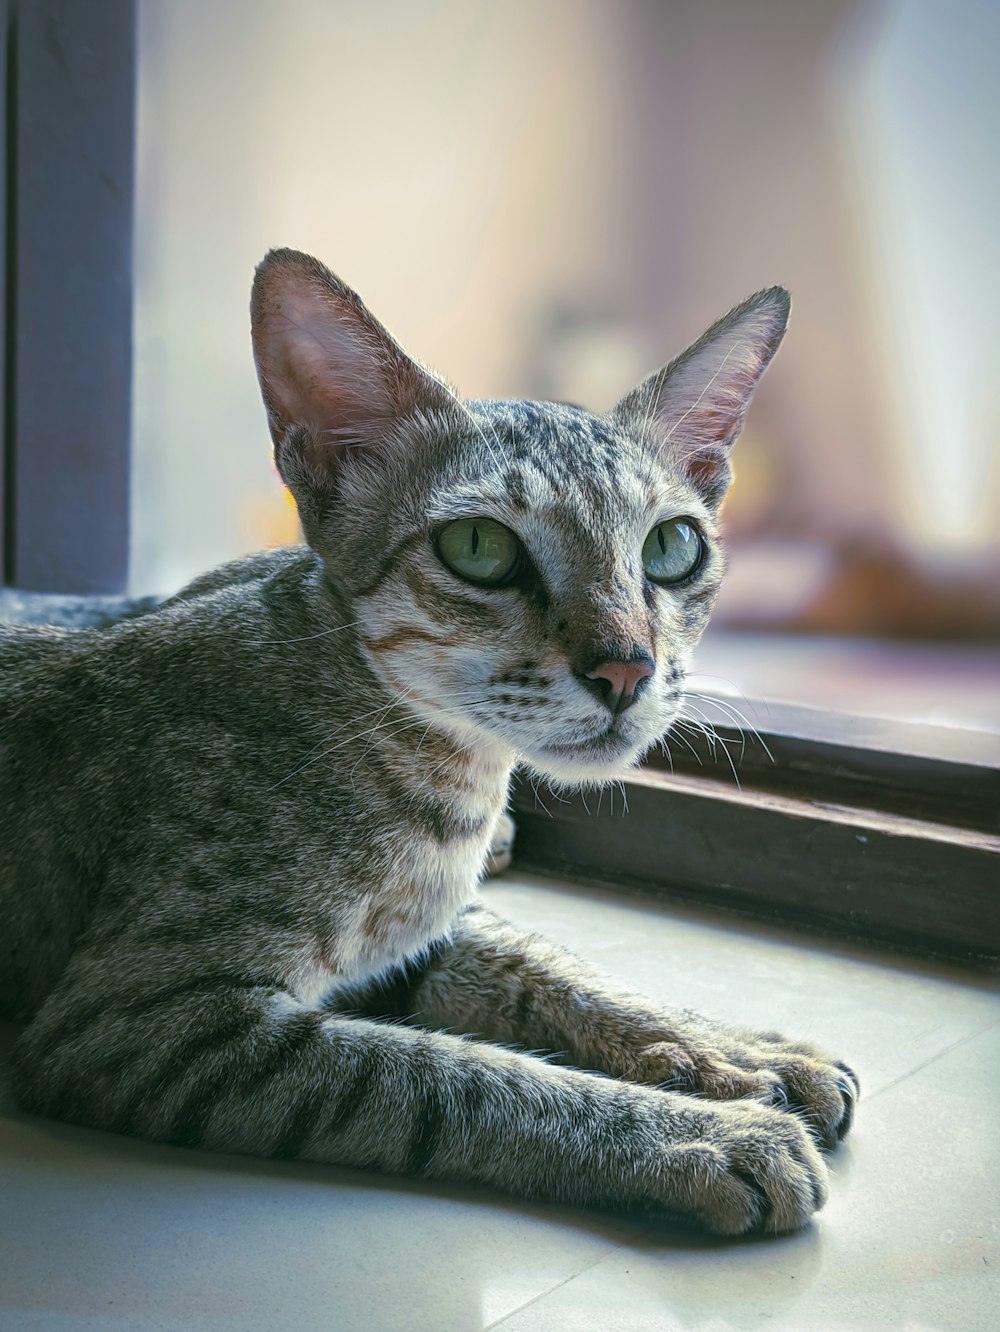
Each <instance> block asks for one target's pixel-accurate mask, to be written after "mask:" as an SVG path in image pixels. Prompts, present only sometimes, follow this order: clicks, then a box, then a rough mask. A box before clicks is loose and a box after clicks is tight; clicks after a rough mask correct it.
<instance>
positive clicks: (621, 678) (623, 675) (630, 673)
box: [586, 656, 656, 717]
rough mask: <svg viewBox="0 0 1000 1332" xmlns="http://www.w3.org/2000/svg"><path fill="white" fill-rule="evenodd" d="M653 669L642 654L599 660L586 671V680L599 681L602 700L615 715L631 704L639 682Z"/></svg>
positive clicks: (650, 662) (648, 660)
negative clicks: (621, 658)
mask: <svg viewBox="0 0 1000 1332" xmlns="http://www.w3.org/2000/svg"><path fill="white" fill-rule="evenodd" d="M655 669H656V667H655V666H654V665H653V663H652V661H651V660H650V659H649V657H645V656H643V657H638V658H636V659H635V660H633V661H600V662H598V663H597V665H596V666H593V667H591V669H590V670H589V671H587V672H586V676H587V679H588V680H599V681H601V685H600V688H601V689H602V691H603V694H604V701H605V703H607V705H608V707H609V708H610V709H611V711H612V712H613V713H614V714H615V716H616V717H617V715H618V714H619V713H620V712H624V711H625V709H626V708H627V707H630V706H631V705H632V703H633V702H634V701H635V693H636V690H637V688H638V687H639V684H640V683H641V681H643V680H646V679H648V678H649V676H651V675H652V674H653V672H654V670H655Z"/></svg>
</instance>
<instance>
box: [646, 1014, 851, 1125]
mask: <svg viewBox="0 0 1000 1332" xmlns="http://www.w3.org/2000/svg"><path fill="white" fill-rule="evenodd" d="M626 1076H629V1077H630V1078H631V1079H633V1080H635V1081H638V1082H646V1083H652V1084H654V1085H657V1086H659V1087H662V1088H664V1089H669V1090H672V1091H688V1092H693V1093H695V1094H700V1095H702V1096H706V1097H709V1098H710V1099H712V1100H717V1101H738V1100H754V1101H757V1102H760V1103H762V1104H764V1105H766V1106H770V1107H772V1108H774V1109H777V1110H781V1111H784V1112H786V1113H787V1114H789V1115H792V1116H796V1117H798V1118H800V1119H801V1121H802V1122H803V1124H804V1125H805V1126H806V1128H808V1129H809V1131H810V1132H811V1133H812V1134H813V1136H814V1137H815V1138H816V1140H817V1141H818V1142H819V1143H820V1144H821V1145H822V1146H823V1147H827V1148H830V1147H835V1146H836V1144H837V1143H838V1142H839V1141H840V1140H841V1139H842V1138H843V1137H845V1135H846V1134H847V1132H848V1131H849V1129H850V1127H851V1124H852V1122H853V1119H854V1110H855V1105H856V1103H857V1100H858V1095H859V1082H858V1078H857V1076H856V1075H855V1074H854V1072H853V1070H852V1069H850V1068H849V1067H848V1066H847V1065H846V1064H843V1063H840V1062H838V1061H834V1060H832V1059H830V1058H829V1056H827V1055H825V1054H824V1053H823V1052H822V1051H820V1050H818V1049H815V1048H814V1047H812V1046H809V1045H804V1044H802V1043H799V1042H791V1041H784V1040H781V1039H780V1038H777V1037H774V1036H773V1034H770V1033H769V1034H768V1037H767V1038H759V1037H756V1036H755V1035H753V1034H748V1035H747V1036H742V1035H740V1034H738V1033H735V1032H721V1031H716V1032H713V1033H712V1036H711V1037H705V1038H701V1039H697V1038H696V1039H687V1040H683V1041H680V1040H678V1039H677V1038H676V1037H674V1039H672V1040H670V1041H657V1042H654V1043H652V1044H649V1045H647V1046H645V1047H643V1049H642V1050H641V1051H640V1052H639V1056H638V1058H637V1060H636V1064H635V1067H634V1069H633V1070H631V1071H630V1072H629V1073H628V1074H627V1075H626Z"/></svg>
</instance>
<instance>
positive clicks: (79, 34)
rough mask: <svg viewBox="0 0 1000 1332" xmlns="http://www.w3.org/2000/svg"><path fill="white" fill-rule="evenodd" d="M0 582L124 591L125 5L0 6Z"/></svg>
mask: <svg viewBox="0 0 1000 1332" xmlns="http://www.w3.org/2000/svg"><path fill="white" fill-rule="evenodd" d="M0 4H2V5H3V8H2V10H0V17H2V18H3V19H4V21H5V23H4V33H5V38H6V51H5V59H4V61H3V65H2V69H3V75H2V82H3V97H2V99H0V106H2V108H3V117H4V134H3V144H4V153H5V161H4V171H3V182H4V206H3V208H2V209H0V218H2V223H3V244H4V254H5V264H4V267H3V273H2V293H0V295H2V309H3V311H4V319H3V365H4V374H3V388H2V396H3V402H2V410H3V422H4V444H3V460H2V463H3V465H2V467H0V554H2V575H3V576H2V580H0V581H2V582H3V583H4V584H5V585H7V586H12V587H16V588H18V589H19V590H22V591H35V592H68V593H109V592H120V591H122V590H123V589H124V587H125V583H126V579H127V576H128V555H129V502H130V494H129V462H130V451H131V449H130V446H131V384H132V290H133V277H132V235H133V217H134V206H135V105H136V97H135V92H136V36H137V34H136V4H135V0H0Z"/></svg>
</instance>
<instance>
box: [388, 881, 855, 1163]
mask: <svg viewBox="0 0 1000 1332" xmlns="http://www.w3.org/2000/svg"><path fill="white" fill-rule="evenodd" d="M411 977H412V980H411V981H408V982H407V985H406V987H405V989H404V990H403V991H402V992H400V991H399V990H397V991H396V992H395V993H394V994H393V996H392V1002H393V1003H394V1005H395V1011H394V1013H393V1016H403V1017H409V1018H412V1019H415V1020H417V1021H419V1022H420V1023H421V1024H424V1025H427V1026H433V1027H448V1028H451V1029H458V1030H462V1031H468V1032H473V1033H476V1034H478V1035H481V1036H483V1037H485V1038H486V1039H488V1040H493V1041H502V1042H504V1043H508V1044H517V1045H524V1046H527V1047H528V1048H530V1049H543V1050H548V1051H554V1052H557V1053H558V1054H560V1055H561V1056H563V1057H564V1058H565V1060H566V1061H567V1062H570V1063H572V1064H575V1065H576V1066H577V1067H580V1068H585V1069H596V1070H599V1071H601V1072H604V1073H608V1074H610V1075H611V1076H612V1077H616V1078H621V1079H623V1080H625V1081H629V1082H640V1083H646V1084H649V1085H653V1086H658V1087H661V1088H663V1089H666V1090H671V1091H685V1092H697V1093H700V1094H701V1095H703V1096H708V1097H711V1098H712V1099H715V1100H727V1101H728V1100H738V1099H743V1098H750V1097H752V1098H754V1099H756V1100H760V1101H763V1102H765V1103H767V1104H770V1105H774V1106H777V1107H779V1108H781V1109H788V1110H793V1111H796V1112H798V1113H800V1114H801V1115H802V1117H803V1118H804V1119H805V1121H806V1123H807V1124H808V1125H809V1127H810V1128H811V1129H812V1131H813V1132H814V1134H815V1135H816V1137H817V1138H818V1139H819V1140H820V1142H822V1143H823V1144H824V1145H825V1146H833V1145H834V1144H835V1143H836V1142H837V1141H838V1140H839V1139H840V1138H842V1137H843V1136H844V1135H845V1134H846V1133H847V1131H848V1129H849V1128H850V1125H851V1121H852V1118H853V1113H854V1106H855V1103H856V1101H857V1097H858V1091H859V1082H858V1078H857V1075H856V1074H855V1073H854V1072H853V1070H852V1069H851V1068H850V1067H849V1066H848V1065H847V1064H845V1063H842V1062H841V1061H839V1060H837V1059H835V1058H833V1057H832V1056H831V1055H828V1054H826V1053H825V1052H823V1051H821V1050H819V1049H817V1048H815V1047H814V1046H811V1045H808V1044H804V1043H800V1042H794V1041H788V1040H785V1039H784V1038H783V1037H781V1036H779V1035H777V1034H776V1033H773V1032H768V1033H755V1032H743V1031H736V1030H732V1029H729V1028H726V1027H723V1026H721V1025H717V1024H714V1023H712V1022H710V1021H708V1020H707V1019H704V1018H701V1017H699V1016H697V1015H696V1014H692V1013H688V1012H685V1011H677V1012H667V1011H665V1010H660V1009H657V1008H656V1007H654V1006H653V1005H651V1004H649V1003H648V1002H647V1001H645V1000H643V999H640V998H638V997H636V996H634V995H627V994H621V993H617V992H615V991H614V990H613V989H612V988H611V987H610V986H608V985H607V984H605V983H604V982H603V981H602V980H601V979H600V977H598V976H597V975H595V974H594V973H592V972H591V971H590V970H589V969H588V968H587V967H585V966H584V965H583V964H582V963H581V962H579V961H578V960H577V959H576V958H575V957H573V956H572V955H571V954H569V953H567V952H565V951H564V950H563V949H560V948H558V947H556V946H555V945H553V944H550V943H548V942H547V941H545V940H544V939H541V938H539V937H538V936H534V935H527V934H525V933H524V932H523V931H521V930H518V929H517V928H516V927H515V926H513V925H510V924H508V923H507V922H505V921H502V920H500V919H499V918H498V917H497V916H495V915H494V914H493V913H492V912H491V911H488V910H487V909H486V908H484V907H482V906H474V907H472V908H470V909H468V910H467V911H466V912H464V913H463V915H462V916H461V917H460V918H459V920H458V921H457V922H456V925H455V929H454V931H453V935H452V938H451V941H450V943H449V944H448V945H447V946H444V947H439V948H438V949H436V950H435V952H434V953H433V954H432V956H431V958H430V960H429V961H428V962H427V963H426V965H425V966H424V967H423V969H422V970H420V971H418V972H416V973H412V972H411ZM371 1002H372V1004H373V1007H374V1008H377V1007H378V1004H379V1000H378V997H377V996H376V997H375V998H374V999H373V1000H372V1001H371Z"/></svg>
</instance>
